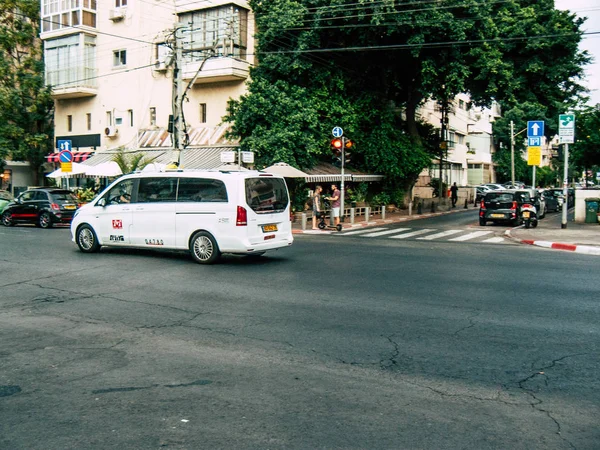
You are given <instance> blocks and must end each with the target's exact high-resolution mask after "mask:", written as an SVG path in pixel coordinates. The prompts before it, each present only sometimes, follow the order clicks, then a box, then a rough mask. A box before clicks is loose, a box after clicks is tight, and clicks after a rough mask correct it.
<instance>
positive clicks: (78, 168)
mask: <svg viewBox="0 0 600 450" xmlns="http://www.w3.org/2000/svg"><path fill="white" fill-rule="evenodd" d="M71 164H72V169H71V171H70V172H63V171H62V169H58V170H55V171H54V172H52V173H49V174H48V175H46V176H47V177H49V178H69V177H72V176H74V175H80V174H85V173H86V168H87V167H86V166H85V165H83V164H79V163H75V162H74V163H71Z"/></svg>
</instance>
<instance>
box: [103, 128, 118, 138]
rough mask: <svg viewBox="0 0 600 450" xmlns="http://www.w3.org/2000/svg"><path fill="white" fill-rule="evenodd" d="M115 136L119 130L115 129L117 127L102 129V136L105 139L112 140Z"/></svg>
mask: <svg viewBox="0 0 600 450" xmlns="http://www.w3.org/2000/svg"><path fill="white" fill-rule="evenodd" d="M117 134H119V130H118V129H117V127H106V128H105V129H104V135H105V136H106V137H109V138H112V137H115V136H116V135H117Z"/></svg>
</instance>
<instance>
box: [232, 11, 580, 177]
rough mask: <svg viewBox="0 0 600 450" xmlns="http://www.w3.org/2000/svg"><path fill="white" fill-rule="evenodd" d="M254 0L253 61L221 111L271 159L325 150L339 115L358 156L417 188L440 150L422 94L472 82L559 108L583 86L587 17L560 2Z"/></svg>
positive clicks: (298, 161) (484, 99) (480, 95)
mask: <svg viewBox="0 0 600 450" xmlns="http://www.w3.org/2000/svg"><path fill="white" fill-rule="evenodd" d="M249 3H250V6H251V7H252V9H253V11H254V12H255V15H256V22H257V27H256V28H257V30H258V32H257V34H256V37H257V42H258V44H257V49H256V51H257V58H258V64H257V66H256V67H255V68H254V69H252V71H251V78H252V81H251V83H250V88H249V92H248V94H247V95H245V96H243V97H242V98H241V99H240V100H239V101H233V102H231V104H230V109H229V112H228V115H227V116H226V117H225V118H224V120H225V121H227V122H231V123H232V134H233V135H235V136H238V137H241V145H242V146H243V147H246V148H248V149H251V150H254V151H256V152H257V155H258V159H259V161H261V162H264V163H265V164H266V163H271V162H274V161H275V160H276V159H280V160H283V161H286V162H288V163H290V164H293V165H299V166H301V167H307V166H310V165H311V164H313V163H314V162H315V161H316V160H318V159H323V158H327V156H328V152H329V145H328V143H329V138H330V130H331V129H332V127H333V126H336V125H339V126H341V127H342V128H344V130H345V134H346V135H347V136H349V137H351V138H353V139H354V140H356V142H357V146H356V150H355V151H354V153H355V155H353V160H352V163H353V164H357V165H359V166H360V167H363V168H365V169H367V170H373V171H379V172H381V173H383V174H385V175H386V179H387V181H388V183H391V184H393V185H395V186H397V185H404V186H410V185H411V183H412V182H413V181H414V180H415V179H416V177H417V175H418V173H419V172H420V171H421V170H422V169H423V168H424V167H426V166H427V165H428V164H430V161H431V156H432V155H436V153H437V150H436V149H437V144H436V143H435V139H434V134H432V130H431V128H430V127H425V126H423V125H422V124H421V123H420V121H419V117H418V115H417V111H418V107H419V106H420V105H421V104H422V103H423V101H424V100H427V99H429V98H433V99H435V100H438V101H445V100H447V99H451V98H453V97H454V95H456V94H457V93H460V92H466V93H469V94H470V95H471V96H472V98H473V99H474V101H475V102H476V103H477V104H481V105H485V104H489V103H490V102H491V101H492V100H496V101H500V102H502V103H503V104H504V105H506V106H507V107H508V108H509V109H510V108H512V107H514V106H517V105H519V104H520V103H522V102H530V103H533V102H536V103H539V104H543V105H546V108H547V111H548V112H547V114H554V112H555V111H558V110H559V109H560V108H564V107H565V106H564V105H566V104H569V103H570V102H571V103H573V104H574V103H576V101H577V99H578V97H579V96H580V94H581V93H582V92H583V88H582V87H581V86H580V85H579V84H578V78H579V77H581V75H582V73H583V69H582V66H583V65H584V64H585V63H587V62H588V57H587V55H586V54H584V53H579V52H578V50H577V45H578V43H579V41H580V39H581V33H582V32H581V29H580V28H581V25H582V21H581V20H579V19H576V18H575V16H574V15H572V14H570V13H568V12H563V11H558V10H555V9H554V4H553V0H538V1H531V0H506V1H502V2H481V1H475V0H446V1H445V2H443V4H439V3H438V2H434V3H423V4H418V5H415V3H414V2H410V3H408V2H407V3H404V2H397V1H392V0H383V1H378V2H367V1H359V2H353V3H348V2H347V1H344V0H296V1H293V0H271V1H269V2H265V1H263V0H250V2H249ZM559 107H560V108H559Z"/></svg>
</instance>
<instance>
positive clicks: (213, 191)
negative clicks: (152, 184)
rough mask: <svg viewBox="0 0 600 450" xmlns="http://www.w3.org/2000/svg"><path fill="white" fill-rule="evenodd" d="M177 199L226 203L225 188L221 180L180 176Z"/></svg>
mask: <svg viewBox="0 0 600 450" xmlns="http://www.w3.org/2000/svg"><path fill="white" fill-rule="evenodd" d="M177 201H178V202H203V203H204V202H224V203H227V189H226V188H225V183H223V182H222V181H221V180H210V179H204V178H180V179H179V192H178V194H177Z"/></svg>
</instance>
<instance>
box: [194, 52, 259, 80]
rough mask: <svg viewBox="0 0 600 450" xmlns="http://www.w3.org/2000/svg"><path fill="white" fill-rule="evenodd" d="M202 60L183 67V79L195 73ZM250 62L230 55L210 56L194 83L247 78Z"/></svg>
mask: <svg viewBox="0 0 600 450" xmlns="http://www.w3.org/2000/svg"><path fill="white" fill-rule="evenodd" d="M201 64H202V61H194V62H191V63H187V64H185V66H184V67H183V79H184V80H191V79H192V78H194V75H196V72H197V71H198V69H199V68H200V65H201ZM249 69H250V63H249V62H248V61H244V60H241V59H236V58H231V57H219V58H210V59H208V60H207V61H206V62H205V63H204V66H203V67H202V70H201V71H200V73H199V74H198V78H197V79H196V81H195V83H196V84H203V83H215V82H219V81H241V80H245V79H247V78H248V75H249Z"/></svg>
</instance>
